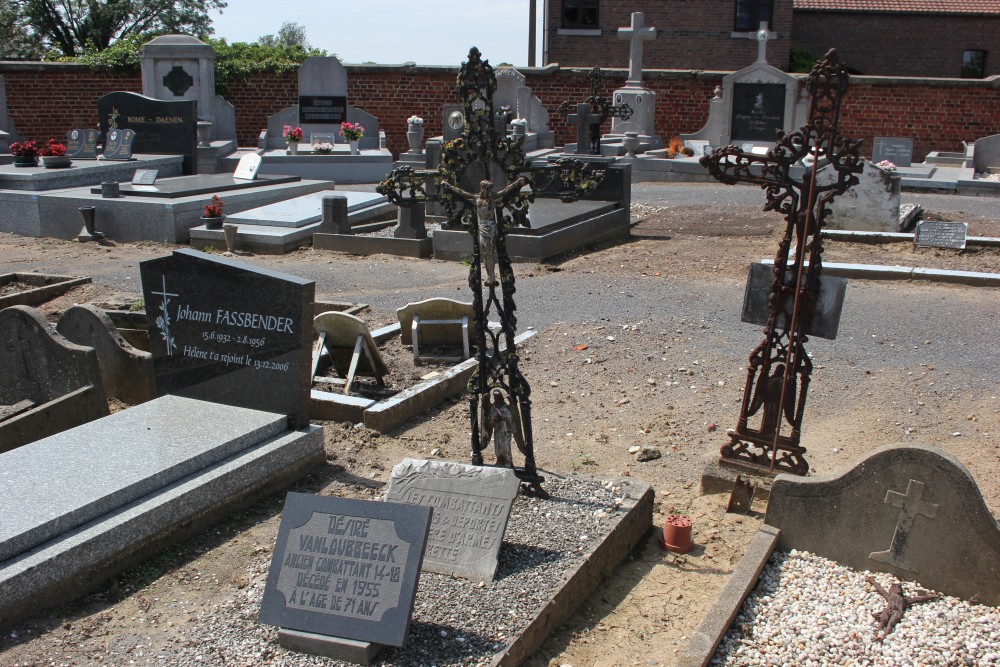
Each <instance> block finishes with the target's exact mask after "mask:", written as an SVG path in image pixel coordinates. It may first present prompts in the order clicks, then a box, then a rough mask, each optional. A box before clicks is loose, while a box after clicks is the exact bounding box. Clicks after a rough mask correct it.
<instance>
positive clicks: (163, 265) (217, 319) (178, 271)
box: [139, 250, 315, 428]
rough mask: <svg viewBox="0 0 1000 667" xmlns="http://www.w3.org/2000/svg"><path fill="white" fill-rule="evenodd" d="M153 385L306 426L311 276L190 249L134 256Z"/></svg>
mask: <svg viewBox="0 0 1000 667" xmlns="http://www.w3.org/2000/svg"><path fill="white" fill-rule="evenodd" d="M139 271H140V274H141V275H142V288H143V297H144V299H145V303H146V317H147V320H148V323H149V324H148V326H149V343H150V350H151V352H152V354H153V367H154V372H155V374H156V386H157V390H158V391H159V393H160V394H161V395H163V394H176V395H179V396H186V397H189V398H198V399H202V400H206V401H213V402H216V403H224V404H226V405H234V406H240V407H247V408H253V409H257V410H267V411H269V412H278V413H283V414H285V415H287V416H288V421H289V426H290V427H291V428H304V427H306V426H308V425H309V386H310V384H311V381H310V377H309V372H310V363H309V362H310V346H311V344H312V330H311V328H310V326H309V323H310V321H311V316H312V304H313V299H314V293H315V284H314V283H313V282H312V281H308V280H305V279H303V278H299V277H297V276H291V275H288V274H283V273H279V272H276V271H270V270H267V269H261V268H259V267H256V266H253V265H251V264H246V263H243V262H239V261H235V260H231V259H226V258H222V257H215V256H212V255H207V254H204V253H201V252H197V251H194V250H175V251H174V253H173V255H170V256H167V257H161V258H158V259H152V260H147V261H145V262H142V263H140V265H139Z"/></svg>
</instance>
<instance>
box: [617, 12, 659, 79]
mask: <svg viewBox="0 0 1000 667" xmlns="http://www.w3.org/2000/svg"><path fill="white" fill-rule="evenodd" d="M644 23H645V15H644V14H643V13H642V12H632V25H631V26H629V27H628V28H618V39H627V40H629V46H628V81H627V82H626V85H628V84H636V85H638V84H641V83H642V43H643V42H644V41H651V40H654V39H656V28H647V27H645V25H643V24H644Z"/></svg>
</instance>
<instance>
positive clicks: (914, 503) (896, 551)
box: [868, 479, 938, 572]
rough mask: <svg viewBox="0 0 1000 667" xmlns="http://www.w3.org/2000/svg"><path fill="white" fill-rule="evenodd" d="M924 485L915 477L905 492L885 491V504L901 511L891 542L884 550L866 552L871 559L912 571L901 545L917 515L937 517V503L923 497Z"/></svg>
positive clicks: (903, 545) (903, 544) (903, 543)
mask: <svg viewBox="0 0 1000 667" xmlns="http://www.w3.org/2000/svg"><path fill="white" fill-rule="evenodd" d="M925 488H926V485H925V484H924V483H923V482H920V481H918V480H915V479H911V480H910V481H909V482H908V483H907V485H906V493H905V494H903V493H899V492H898V491H887V492H886V494H885V501H884V502H885V504H886V505H892V506H893V507H898V508H899V509H901V510H902V511H901V512H900V513H899V519H897V521H896V530H895V532H893V534H892V543H891V544H890V545H889V548H888V549H886V550H885V551H873V552H872V553H870V554H868V557H869V558H871V559H872V560H877V561H879V562H880V563H888V564H889V565H893V566H895V567H898V568H902V569H904V570H909V571H910V572H913V571H914V570H913V568H912V567H911V566H910V563H909V562H908V561H907V560H906V558H905V557H904V556H903V547H905V546H906V542H907V537H908V536H909V534H910V530H911V529H912V528H913V522H914V521H916V519H917V517H918V516H925V517H928V518H930V519H934V518H936V517H937V511H938V505H936V504H933V503H930V502H927V501H926V500H924V499H923V495H924V489H925Z"/></svg>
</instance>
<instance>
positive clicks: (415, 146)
mask: <svg viewBox="0 0 1000 667" xmlns="http://www.w3.org/2000/svg"><path fill="white" fill-rule="evenodd" d="M423 141H424V126H423V125H408V126H407V130H406V143H408V144H409V145H410V152H411V153H419V152H420V144H422V143H423Z"/></svg>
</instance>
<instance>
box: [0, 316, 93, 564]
mask: <svg viewBox="0 0 1000 667" xmlns="http://www.w3.org/2000/svg"><path fill="white" fill-rule="evenodd" d="M0 369H3V372H0V405H5V406H12V405H17V404H20V403H22V402H23V401H30V402H31V403H32V407H31V408H30V409H28V410H19V411H18V413H17V414H14V415H11V416H9V417H8V418H7V419H5V420H3V421H2V422H0V436H2V437H0V452H3V451H7V450H10V449H14V448H17V447H20V446H22V445H24V444H25V443H29V442H33V441H35V440H38V439H39V438H44V437H46V436H49V435H52V434H53V433H58V432H60V431H64V430H66V429H69V428H72V427H74V426H78V425H79V424H83V423H86V422H88V421H91V420H93V419H97V418H99V417H102V416H104V415H106V414H108V402H107V397H106V396H105V393H104V386H103V384H102V382H101V371H100V367H99V365H98V360H97V353H96V352H95V351H94V350H93V348H90V347H84V346H82V345H76V344H75V343H71V342H70V341H68V340H66V339H65V338H63V337H62V336H61V335H59V333H58V332H57V331H56V330H55V328H53V326H52V325H51V324H49V322H48V321H47V320H46V319H45V318H44V317H43V316H42V314H41V313H40V312H38V311H37V310H35V309H34V308H31V307H28V306H11V307H9V308H4V309H3V310H0ZM0 560H2V558H0Z"/></svg>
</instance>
